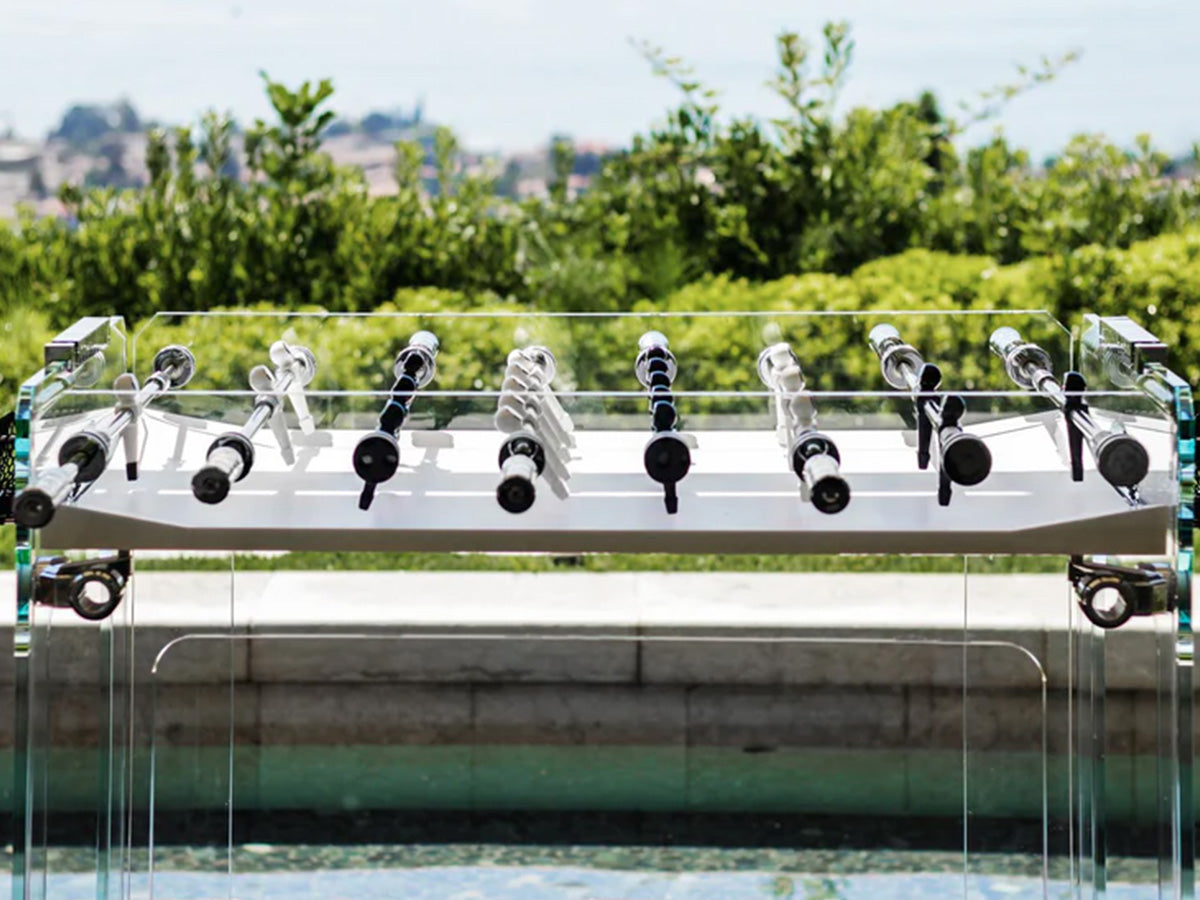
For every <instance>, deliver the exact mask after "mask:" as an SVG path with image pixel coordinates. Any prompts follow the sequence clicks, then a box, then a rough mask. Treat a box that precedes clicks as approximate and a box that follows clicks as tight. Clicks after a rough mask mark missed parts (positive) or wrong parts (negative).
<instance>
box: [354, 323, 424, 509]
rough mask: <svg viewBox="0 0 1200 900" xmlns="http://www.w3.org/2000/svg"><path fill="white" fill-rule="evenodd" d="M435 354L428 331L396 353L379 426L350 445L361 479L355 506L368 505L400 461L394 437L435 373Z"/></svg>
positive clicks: (356, 469)
mask: <svg viewBox="0 0 1200 900" xmlns="http://www.w3.org/2000/svg"><path fill="white" fill-rule="evenodd" d="M437 354H438V339H437V338H436V337H435V336H434V335H433V334H432V333H431V332H428V331H418V332H417V333H416V334H414V335H413V336H412V337H411V338H409V340H408V346H406V347H405V348H404V349H403V350H401V351H400V353H399V354H398V355H397V356H396V364H395V366H394V369H393V371H394V372H395V375H396V382H395V384H393V385H392V392H391V396H390V397H389V398H388V401H387V403H386V404H385V405H384V407H383V411H382V412H380V414H379V427H378V428H376V430H375V431H372V432H371V433H370V434H367V435H364V436H363V438H362V439H361V440H359V442H358V444H357V445H356V446H355V448H354V471H355V472H356V473H357V474H358V477H359V478H361V479H362V480H363V481H364V482H365V483H364V485H363V490H362V494H361V495H360V496H359V498H358V508H359V509H363V510H366V509H370V508H371V502H372V501H373V500H374V499H375V488H376V487H377V486H378V485H380V484H382V483H383V482H385V481H387V480H388V479H389V478H391V477H392V476H393V475H395V474H396V469H397V467H398V466H399V465H400V442H399V440H397V437H398V435H399V434H400V429H401V428H402V427H403V425H404V420H405V419H407V418H408V413H409V410H410V409H411V408H412V402H413V398H414V397H415V396H416V394H417V391H419V390H420V389H421V388H423V387H425V386H426V385H427V384H429V382H431V381H432V380H433V377H434V375H436V374H437V361H436V360H437Z"/></svg>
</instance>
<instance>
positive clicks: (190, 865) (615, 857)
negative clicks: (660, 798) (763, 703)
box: [0, 844, 1158, 900]
mask: <svg viewBox="0 0 1200 900" xmlns="http://www.w3.org/2000/svg"><path fill="white" fill-rule="evenodd" d="M155 859H156V873H155V875H154V879H153V885H151V882H150V877H149V876H148V875H146V874H138V875H136V876H134V877H133V878H132V879H130V880H129V881H128V882H126V884H125V885H124V886H125V887H126V888H127V889H128V890H129V892H130V893H129V894H128V895H126V894H122V893H118V895H119V896H131V897H134V898H143V897H151V896H153V897H155V898H172V900H193V898H194V900H201V898H211V897H216V896H222V897H236V898H240V900H255V898H257V900H277V898H279V900H282V898H314V900H315V898H322V900H330V898H354V900H373V898H379V900H384V898H386V900H392V898H396V897H403V898H406V900H739V898H745V900H759V898H762V900H893V898H894V900H914V898H916V900H920V898H970V900H990V898H996V900H1000V898H1004V900H1023V898H1029V900H1034V898H1043V897H1049V898H1064V900H1066V898H1069V897H1070V896H1071V892H1070V889H1069V887H1068V884H1067V882H1066V880H1065V874H1066V872H1065V861H1062V860H1055V861H1053V862H1052V866H1051V876H1052V877H1051V881H1050V884H1049V890H1048V891H1046V892H1043V885H1042V880H1041V878H1040V876H1039V874H1038V873H1039V869H1040V864H1041V861H1040V860H1039V859H1037V858H1034V857H1026V856H1019V855H1001V854H981V855H979V856H976V857H973V858H972V859H971V860H970V864H969V866H968V869H969V871H968V872H967V873H966V874H964V872H963V859H962V856H961V855H960V854H955V853H949V852H909V851H904V852H896V851H855V852H846V851H838V852H835V851H807V850H800V851H786V850H764V849H745V848H736V849H732V848H687V847H670V848H655V847H529V846H508V845H478V844H471V845H466V844H460V845H437V846H432V845H354V846H324V845H320V846H318V845H288V846H283V845H267V844H246V845H243V846H240V847H237V848H235V850H234V854H233V860H232V863H233V870H234V873H235V874H234V875H233V876H232V883H230V880H229V879H230V876H229V875H228V874H227V872H228V868H229V863H230V860H229V857H228V854H227V853H226V852H225V851H224V850H222V849H215V848H207V847H206V848H187V847H171V848H160V849H159V850H158V851H156V854H155ZM93 860H94V855H93V851H90V850H85V849H81V848H80V849H76V848H72V849H58V850H53V851H51V854H50V865H49V868H50V870H51V872H53V873H55V874H52V875H50V877H49V878H48V880H47V883H46V887H47V891H46V897H47V900H59V898H65V900H76V898H80V900H82V898H90V897H94V896H95V895H96V888H97V885H96V876H95V875H94V874H93V866H94V862H93ZM4 861H5V862H7V860H4ZM145 862H146V860H145V856H144V853H143V855H142V858H141V859H135V860H134V868H135V870H137V871H139V872H140V873H145V871H146V866H145ZM1154 873H1155V865H1154V863H1153V861H1152V860H1129V859H1115V860H1113V861H1112V862H1111V866H1110V874H1111V876H1112V883H1110V885H1109V890H1108V895H1107V896H1108V897H1109V898H1112V900H1142V898H1145V900H1150V898H1152V897H1157V895H1158V894H1157V887H1156V886H1154V885H1152V884H1150V883H1148V882H1149V880H1150V879H1152V878H1153V877H1154ZM1139 882H1141V883H1139ZM8 891H11V884H10V881H9V878H8V876H7V875H3V876H0V896H3V895H4V893H5V892H8Z"/></svg>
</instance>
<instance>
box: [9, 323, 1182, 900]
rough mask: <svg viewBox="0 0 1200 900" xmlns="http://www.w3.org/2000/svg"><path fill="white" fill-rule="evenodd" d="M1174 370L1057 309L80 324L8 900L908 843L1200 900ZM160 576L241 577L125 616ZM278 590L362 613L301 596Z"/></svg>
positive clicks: (20, 718) (35, 471) (24, 546)
mask: <svg viewBox="0 0 1200 900" xmlns="http://www.w3.org/2000/svg"><path fill="white" fill-rule="evenodd" d="M1167 350H1168V348H1167V347H1165V346H1164V345H1163V344H1162V343H1161V342H1160V341H1158V340H1156V339H1155V338H1154V336H1153V335H1151V334H1149V333H1147V332H1146V331H1145V330H1143V329H1142V328H1140V327H1139V326H1137V325H1136V324H1134V323H1133V322H1131V321H1130V320H1129V319H1126V318H1100V317H1095V316H1088V317H1086V318H1085V321H1084V322H1083V323H1082V324H1081V327H1080V329H1079V330H1078V331H1077V332H1076V333H1075V334H1073V333H1072V332H1071V331H1070V330H1068V329H1067V328H1065V327H1064V326H1062V325H1060V324H1059V323H1057V322H1056V321H1054V320H1053V319H1052V318H1051V317H1050V316H1048V315H1047V314H1045V313H1041V312H1022V311H1002V312H1001V311H997V312H980V313H933V314H931V313H869V314H868V313H847V314H836V313H817V314H801V313H789V312H769V313H742V314H699V313H690V314H672V313H655V314H629V315H607V314H605V315H534V314H527V313H512V314H505V313H479V314H441V313H413V314H401V315H349V314H325V313H312V314H309V313H287V314H284V313H281V314H278V315H274V314H259V313H254V314H249V313H248V314H201V313H164V314H160V315H158V316H156V317H154V318H153V319H152V320H150V321H149V322H148V323H146V324H145V325H144V326H142V327H141V328H140V329H139V330H137V331H136V333H134V334H130V335H127V334H126V330H125V328H124V325H123V323H122V322H121V320H119V319H116V318H91V319H84V320H81V321H80V322H78V323H77V324H76V325H74V326H73V327H72V328H70V329H68V330H67V331H65V332H63V334H61V335H59V336H58V337H57V338H56V339H55V340H54V341H52V342H51V343H50V344H47V345H46V348H45V367H44V368H43V369H42V371H40V372H39V373H37V374H36V375H34V376H33V377H32V378H30V379H29V380H28V381H27V382H25V384H24V385H23V386H22V387H21V389H20V395H19V401H18V408H17V410H16V414H15V420H14V421H13V423H12V429H13V436H14V439H13V441H12V448H13V454H14V457H15V465H14V467H13V478H14V482H13V485H12V490H11V492H10V493H9V495H8V499H9V505H10V506H11V509H9V510H7V511H6V512H7V513H8V514H10V515H11V518H12V519H13V520H14V521H15V522H16V525H17V543H16V581H15V588H16V607H15V619H14V622H13V626H12V627H13V635H14V650H15V652H14V654H13V655H14V661H13V666H12V670H11V671H12V675H11V680H12V682H13V685H14V695H15V703H14V709H15V728H14V729H13V731H12V748H13V749H12V757H13V763H14V765H13V773H14V775H13V785H12V801H13V808H14V813H15V822H16V828H15V831H14V837H13V842H12V858H13V880H12V883H13V888H14V896H15V897H17V898H24V897H54V896H65V895H66V894H65V893H63V891H65V890H66V889H65V888H63V887H62V885H63V884H65V882H63V881H61V880H56V878H57V875H58V874H59V873H58V872H57V870H56V866H57V865H58V857H57V856H56V855H55V853H54V848H55V847H56V846H57V845H59V844H62V843H72V844H76V845H80V844H82V845H86V846H88V847H90V848H92V849H91V850H90V851H89V853H94V857H92V860H93V865H92V866H91V867H90V868H91V870H93V871H94V876H95V877H94V880H89V881H88V888H87V891H88V892H89V893H94V894H96V895H99V896H105V897H133V896H162V897H170V896H179V895H182V894H183V893H184V892H185V888H182V887H180V886H179V885H178V884H177V883H175V882H173V881H172V878H173V877H174V876H173V875H172V873H171V872H170V871H169V866H166V864H165V860H166V859H167V858H168V857H169V855H170V854H169V848H170V847H171V846H173V845H178V844H189V843H203V844H206V845H210V846H212V847H215V848H217V853H218V856H217V857H215V858H216V859H217V860H218V862H219V865H217V868H218V869H220V870H221V871H222V872H224V874H225V876H226V877H227V878H229V879H231V882H230V883H231V886H230V888H229V890H230V891H231V892H232V891H234V888H233V887H232V884H233V882H232V879H235V878H236V877H237V873H238V870H239V868H240V867H241V866H242V864H243V862H244V861H245V856H244V848H245V847H246V846H248V845H255V846H257V845H258V844H264V843H270V842H280V841H284V840H285V839H286V837H287V836H288V835H290V837H291V839H293V840H295V839H296V837H297V834H299V836H300V837H301V839H302V841H304V840H307V841H309V842H317V843H320V842H322V841H324V842H337V840H335V838H341V839H345V840H349V839H350V837H347V835H351V833H353V834H357V833H358V832H355V831H354V829H356V828H358V827H359V826H360V825H362V823H364V822H370V823H374V825H376V826H378V825H379V823H380V822H384V823H387V826H386V827H385V828H384V830H385V831H386V832H387V834H389V835H390V838H389V842H390V843H392V844H395V845H404V844H406V843H407V844H413V845H416V844H422V843H428V842H431V841H437V840H451V839H452V838H454V837H455V836H461V835H464V834H469V835H470V836H471V837H472V838H477V839H483V838H479V836H480V835H483V836H484V838H486V837H487V835H489V834H493V835H494V834H496V833H502V834H503V835H504V836H505V837H507V838H512V837H513V835H514V834H516V835H520V834H537V833H543V834H544V833H547V832H558V833H559V835H560V836H561V835H562V833H563V831H564V830H566V831H568V832H570V834H571V835H572V836H573V838H575V839H577V842H579V843H604V842H605V841H614V842H617V843H620V842H626V843H636V842H637V841H638V839H640V840H643V841H645V842H649V843H671V842H674V843H682V844H687V843H689V842H695V843H704V842H706V841H707V842H713V841H716V842H720V841H721V840H722V838H721V837H719V836H718V837H713V836H712V835H713V834H721V833H723V834H724V835H725V836H726V838H728V837H729V836H730V835H731V834H733V835H735V836H736V835H737V834H741V835H743V836H744V835H747V834H749V833H751V832H754V831H755V829H756V828H759V826H762V828H763V829H765V831H766V832H769V833H770V837H769V842H770V843H771V844H772V845H773V846H780V847H785V848H803V847H805V846H807V845H806V842H810V843H812V842H814V841H815V842H817V843H821V842H824V843H821V846H825V847H828V848H831V849H835V850H836V849H839V848H840V847H842V846H843V845H845V846H858V847H861V846H863V842H865V841H868V840H870V839H871V838H870V837H868V836H870V835H874V836H875V837H876V838H879V839H880V840H894V839H896V836H897V835H901V836H903V835H908V836H910V837H911V845H912V846H914V847H933V846H937V847H938V848H939V849H943V850H946V849H948V850H952V851H954V853H955V854H957V858H959V860H960V862H961V867H962V871H963V872H964V874H969V873H972V872H978V871H984V870H986V868H987V865H988V860H990V859H993V858H995V857H997V856H998V855H1003V854H1014V853H1015V854H1022V855H1023V856H1024V857H1026V858H1028V859H1032V860H1035V861H1036V865H1034V866H1033V869H1032V870H1031V873H1030V874H1029V878H1030V879H1031V882H1030V884H1031V885H1032V887H1030V890H1032V891H1034V893H1032V894H1031V896H1034V895H1036V896H1071V897H1076V896H1078V897H1084V896H1087V897H1093V896H1096V897H1098V896H1104V895H1105V891H1106V889H1107V888H1106V886H1107V885H1108V881H1109V876H1110V873H1109V864H1108V862H1109V855H1110V854H1111V853H1117V854H1122V855H1134V856H1140V857H1143V858H1147V859H1151V860H1155V861H1156V865H1155V866H1154V874H1153V875H1152V877H1150V878H1149V881H1151V882H1152V883H1153V886H1154V888H1155V889H1156V890H1157V891H1158V893H1156V894H1155V896H1163V897H1190V896H1192V882H1193V861H1194V849H1193V845H1194V835H1193V829H1194V820H1193V800H1194V788H1193V783H1192V757H1193V722H1192V712H1191V710H1192V697H1193V686H1192V675H1191V669H1192V633H1191V619H1190V613H1191V570H1192V522H1193V504H1194V490H1195V489H1194V465H1195V456H1194V453H1195V438H1194V423H1193V418H1192V407H1191V395H1190V391H1189V388H1188V386H1187V385H1186V383H1184V382H1183V381H1182V380H1181V379H1180V378H1178V377H1177V376H1176V375H1175V374H1173V373H1172V372H1171V371H1170V370H1169V369H1168V368H1167V366H1166V356H1167ZM164 551H170V552H173V553H177V554H182V555H185V556H192V557H196V558H197V560H198V562H197V569H203V570H205V571H203V572H201V571H196V572H188V573H181V572H167V571H162V570H161V568H155V567H153V566H150V565H147V566H146V567H144V568H145V571H140V572H139V573H138V574H137V576H136V577H135V575H134V568H135V560H138V559H143V560H147V561H148V562H150V561H160V557H161V556H162V554H163V552H164ZM287 552H293V553H295V552H310V553H321V554H324V555H323V556H321V557H319V558H320V559H322V560H324V561H325V562H323V563H322V565H323V566H324V567H325V569H326V571H322V572H311V573H304V574H299V573H294V574H293V573H289V572H285V571H283V570H282V569H280V570H279V571H274V572H273V571H271V568H272V567H271V563H270V560H271V559H278V558H279V557H278V556H272V554H280V553H287ZM360 553H362V554H376V555H377V554H380V553H389V554H410V555H413V554H429V553H440V554H508V555H512V554H520V555H522V558H524V555H530V558H533V555H538V554H541V555H544V554H554V555H556V556H558V557H562V558H565V559H568V560H577V559H578V558H580V557H581V555H583V554H654V555H655V556H654V557H653V558H654V559H655V560H658V561H659V562H658V565H659V567H660V568H662V569H665V570H677V571H674V572H673V573H671V574H661V575H654V574H649V573H641V574H638V573H633V572H620V573H604V574H590V575H589V574H579V573H572V572H569V571H565V570H564V571H556V572H547V573H540V574H525V573H521V572H520V571H514V569H516V570H519V569H520V566H519V565H518V566H515V567H510V568H509V570H507V571H505V572H502V573H501V572H497V573H485V572H462V573H458V574H457V575H455V574H449V573H441V572H438V573H434V572H407V573H405V572H386V573H380V572H363V571H355V570H356V569H357V568H358V567H357V566H356V562H355V561H356V559H359V558H360V557H356V556H355V554H360ZM255 554H258V555H257V556H255ZM697 555H705V556H711V555H721V558H722V559H729V558H733V557H736V556H740V555H755V556H761V557H764V558H766V557H774V558H775V559H777V560H779V561H780V562H783V561H785V560H789V559H792V558H794V557H804V558H808V557H814V558H815V557H821V558H828V557H832V556H835V555H836V556H840V557H842V558H844V559H847V560H852V561H855V562H854V565H849V564H848V565H847V566H846V567H845V568H846V569H859V570H864V571H865V572H866V574H861V575H853V576H850V575H847V574H845V573H844V572H841V573H839V566H838V565H825V566H824V567H820V566H817V567H814V568H813V569H812V570H811V571H792V570H788V571H786V572H779V573H773V574H769V573H764V574H758V573H753V574H745V575H743V576H742V577H741V578H740V580H731V579H729V578H725V580H722V576H719V575H717V574H715V573H713V574H709V575H703V576H701V575H688V574H686V573H687V572H688V571H691V570H692V568H695V567H691V568H689V566H688V565H685V563H684V561H686V560H687V559H689V558H691V557H695V556H697ZM865 557H880V558H883V561H882V562H878V561H877V562H878V564H871V565H867V564H866V563H864V562H863V558H865ZM997 557H1021V558H1034V559H1035V562H1036V565H1035V566H1034V567H1033V568H1032V569H1030V570H1028V571H1029V572H1031V573H1035V574H1023V573H1022V572H1021V571H1019V568H1020V567H1017V568H1016V569H1014V568H1012V567H1009V568H1005V566H1004V565H1003V561H998V560H997ZM314 558H316V557H314ZM376 558H377V557H376ZM403 558H405V557H402V556H397V557H396V559H397V560H402V559H403ZM455 558H456V557H451V556H447V557H446V559H447V560H453V559H455ZM250 561H252V564H251V562H250ZM1039 561H1040V562H1039ZM826 562H828V559H826ZM764 565H765V564H764ZM447 567H448V568H455V566H454V564H453V563H452V562H451V563H448V564H447ZM711 568H717V569H719V568H720V565H719V564H714V566H712V567H711ZM783 568H784V569H787V568H788V567H787V566H783ZM800 568H804V567H803V566H801V567H800ZM1036 573H1041V574H1036ZM1048 585H1049V586H1050V588H1049V593H1047V590H1048V588H1047V586H1048ZM3 674H4V673H3V671H2V670H0V677H3ZM2 733H3V732H0V734H2ZM304 816H309V817H310V818H308V819H305V818H303V817H304ZM296 817H300V818H296ZM572 817H573V818H572ZM588 817H591V818H588ZM293 820H294V821H299V822H302V823H305V824H303V825H297V826H295V827H294V828H292V830H291V831H290V832H289V829H288V827H285V826H284V825H281V823H283V822H285V821H293ZM497 822H503V823H504V824H503V826H496V828H497V829H499V830H498V831H494V832H489V831H488V829H489V828H490V827H492V826H495V825H496V823H497ZM580 822H584V823H587V822H591V823H593V825H594V826H595V827H594V828H592V829H591V830H588V827H585V826H582V825H579V824H578V823H580ZM397 823H406V824H404V827H400V825H397ZM564 823H566V824H564ZM597 823H600V824H597ZM764 823H766V824H764ZM539 827H541V828H542V831H541V832H539V831H538V829H539ZM721 828H725V831H724V832H721ZM389 829H390V830H389ZM472 829H473V830H472ZM505 829H507V830H505ZM580 829H582V830H580ZM705 829H709V830H705ZM714 829H715V830H714ZM364 833H366V832H364ZM830 833H834V834H835V838H832V839H831V838H829V837H828V835H829V834H830ZM314 834H315V836H314ZM881 835H882V836H883V837H880V836H881ZM921 835H936V837H929V839H928V840H927V841H926V840H923V839H922V838H921V837H920V836H921ZM318 838H320V840H318ZM255 842H257V843H255ZM89 879H91V876H90V875H89ZM973 890H975V889H974V888H972V887H971V885H970V883H969V882H968V881H966V880H964V881H963V883H962V885H961V891H962V892H963V893H964V894H966V893H970V892H971V891H973ZM240 895H241V894H240V893H239V896H240Z"/></svg>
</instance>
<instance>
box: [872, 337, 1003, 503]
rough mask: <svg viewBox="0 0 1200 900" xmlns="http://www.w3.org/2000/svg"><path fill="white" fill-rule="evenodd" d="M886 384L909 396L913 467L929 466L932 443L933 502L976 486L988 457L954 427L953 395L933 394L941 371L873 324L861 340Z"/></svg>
mask: <svg viewBox="0 0 1200 900" xmlns="http://www.w3.org/2000/svg"><path fill="white" fill-rule="evenodd" d="M867 342H868V343H869V344H870V345H871V349H872V350H874V351H875V354H876V355H877V356H878V357H879V365H880V368H881V369H882V370H883V377H884V379H885V380H886V381H887V383H888V384H889V385H891V386H892V387H894V388H896V389H897V390H901V391H905V390H906V391H908V392H909V393H911V394H912V398H913V406H914V408H915V412H916V424H917V466H918V467H919V468H921V469H926V468H928V467H929V461H930V457H931V449H932V443H933V438H934V437H935V436H936V437H937V445H938V503H939V504H941V505H942V506H948V505H949V504H950V494H951V488H950V485H951V483H953V484H962V485H973V484H979V483H980V482H981V481H983V480H984V479H985V478H987V477H988V475H989V474H991V471H992V454H991V452H990V451H989V450H988V448H987V445H986V444H985V443H984V442H983V441H982V440H981V439H980V438H979V437H977V436H975V435H973V434H969V433H967V432H966V431H963V429H962V426H961V425H960V424H959V423H960V422H961V420H962V417H963V413H965V412H966V404H965V403H964V402H963V399H962V397H960V396H958V395H957V394H945V393H939V392H938V391H937V388H938V386H939V385H940V384H941V383H942V371H941V369H939V368H938V367H937V366H935V365H934V364H932V363H927V362H926V361H925V359H924V357H922V356H921V354H920V352H919V351H918V350H917V348H916V347H913V346H912V345H911V344H906V343H905V342H904V340H903V338H901V337H900V332H899V331H898V330H897V329H896V328H895V327H894V326H892V325H887V324H882V325H876V326H875V327H874V328H872V329H871V333H870V334H869V335H868V336H867Z"/></svg>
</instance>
